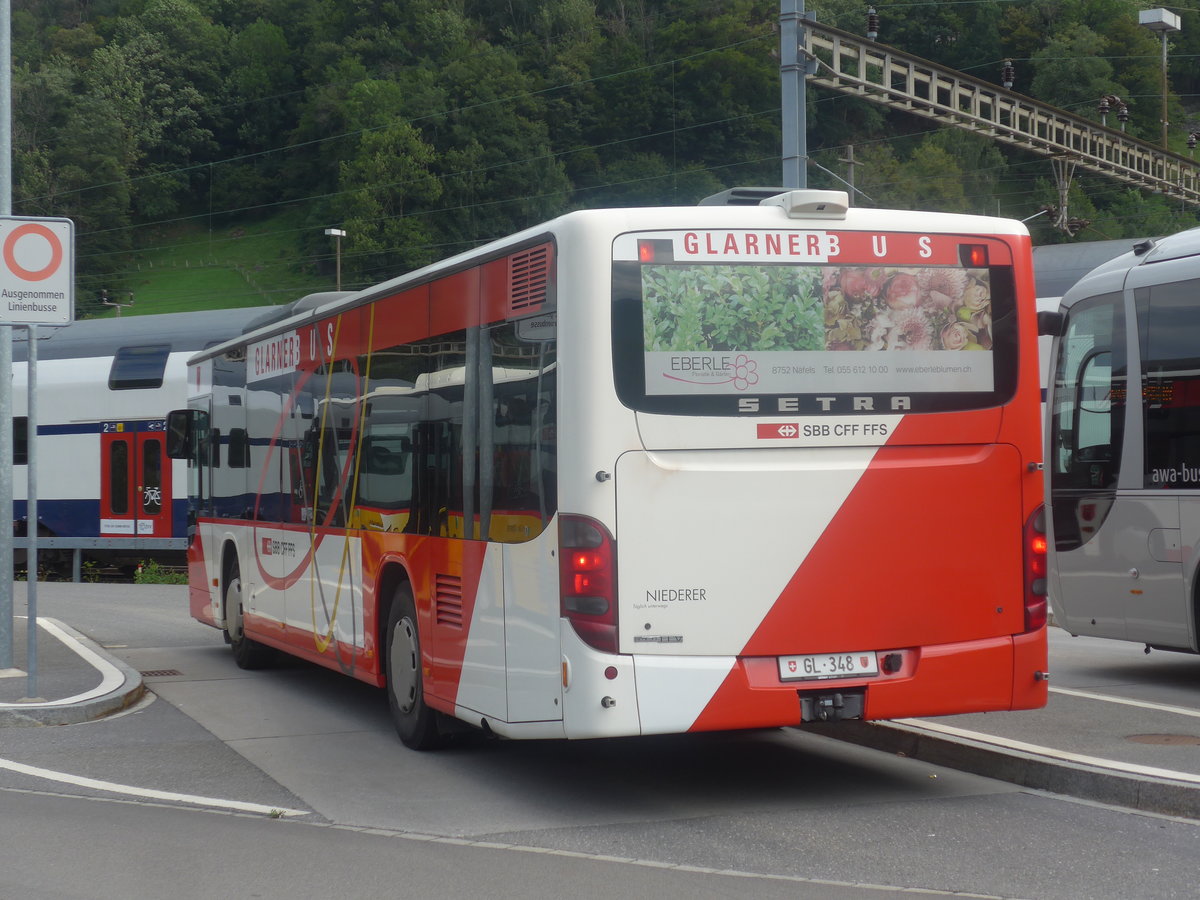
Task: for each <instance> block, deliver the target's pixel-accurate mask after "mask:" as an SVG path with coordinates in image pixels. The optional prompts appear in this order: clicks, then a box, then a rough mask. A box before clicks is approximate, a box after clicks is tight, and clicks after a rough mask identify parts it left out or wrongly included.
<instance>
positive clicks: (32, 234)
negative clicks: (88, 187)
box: [0, 217, 75, 325]
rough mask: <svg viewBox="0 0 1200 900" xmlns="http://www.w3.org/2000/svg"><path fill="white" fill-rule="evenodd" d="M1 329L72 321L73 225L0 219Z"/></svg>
mask: <svg viewBox="0 0 1200 900" xmlns="http://www.w3.org/2000/svg"><path fill="white" fill-rule="evenodd" d="M0 260H3V263H2V264H0V324H2V325H67V324H69V323H70V322H71V321H72V320H73V319H74V318H75V223H74V222H72V221H71V220H70V219H28V218H14V217H0Z"/></svg>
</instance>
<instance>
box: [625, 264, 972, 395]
mask: <svg viewBox="0 0 1200 900" xmlns="http://www.w3.org/2000/svg"><path fill="white" fill-rule="evenodd" d="M642 300H643V306H642V310H643V315H642V324H643V341H644V345H643V346H644V351H645V360H646V391H647V393H651V394H714V393H718V394H723V393H731V394H738V393H745V392H751V393H789V392H794V393H810V392H816V391H821V392H826V391H827V392H838V393H847V392H860V393H864V392H872V393H874V392H880V393H895V392H897V391H988V390H991V389H992V382H993V378H992V364H991V353H990V351H991V349H992V296H991V288H990V284H989V280H988V271H987V270H986V269H965V268H960V267H916V266H906V267H899V266H769V265H692V266H678V265H674V266H645V267H643V269H642Z"/></svg>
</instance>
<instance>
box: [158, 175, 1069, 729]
mask: <svg viewBox="0 0 1200 900" xmlns="http://www.w3.org/2000/svg"><path fill="white" fill-rule="evenodd" d="M1036 359H1037V328H1036V322H1035V307H1034V288H1033V272H1032V265H1031V259H1030V242H1029V237H1028V234H1027V233H1026V231H1025V229H1024V227H1023V226H1022V225H1020V224H1019V223H1016V222H1012V221H1008V220H1002V219H991V218H982V217H972V216H961V215H943V214H933V213H921V212H907V211H887V210H875V209H849V208H848V207H847V201H846V195H845V194H843V193H840V192H828V191H790V192H783V193H777V194H776V195H775V196H772V197H770V198H769V199H766V200H764V201H763V202H762V203H761V204H759V205H755V206H720V205H701V206H698V207H693V208H647V209H616V210H594V211H581V212H574V213H570V214H568V215H565V216H563V217H561V218H559V219H556V220H554V221H552V222H549V223H546V224H544V225H541V226H538V227H536V228H532V229H529V230H527V231H524V232H521V233H519V234H516V235H514V236H512V237H510V238H507V239H504V240H500V241H496V242H494V243H491V244H488V245H487V246H484V247H481V248H479V249H478V250H475V251H472V252H470V253H467V254H463V255H460V256H457V257H454V258H451V259H447V260H445V261H443V262H440V263H437V264H435V265H432V266H429V267H427V268H425V269H422V270H419V271H416V272H412V273H410V274H407V275H404V276H402V277H400V278H396V279H394V280H392V281H388V282H385V283H383V284H380V285H377V286H375V287H371V288H368V289H366V290H363V291H361V292H358V293H356V294H353V295H351V296H349V297H346V298H344V299H341V300H337V301H335V302H333V303H330V304H328V305H325V306H322V307H320V308H318V309H315V310H312V311H310V312H306V313H304V314H302V315H299V316H294V317H292V318H290V319H287V320H284V321H282V322H279V323H277V324H275V325H271V326H268V327H266V328H264V329H260V330H259V331H257V332H254V333H251V334H248V335H246V336H244V337H243V338H242V339H239V340H235V341H230V342H228V343H225V344H223V345H220V346H217V347H214V348H212V349H210V350H206V351H204V352H202V353H200V354H198V355H197V356H195V357H193V359H192V360H191V363H190V365H191V369H190V373H191V374H190V378H189V384H190V392H191V393H190V398H189V409H188V410H180V411H177V412H176V413H174V414H173V415H172V416H171V419H170V421H169V424H168V430H169V433H170V437H171V440H170V443H171V449H170V452H171V453H172V454H173V455H176V456H187V457H189V459H190V465H189V474H190V480H191V491H190V493H191V498H192V512H193V519H194V537H193V540H192V543H191V549H190V557H189V559H190V572H191V588H190V595H191V611H192V614H193V615H194V616H195V617H196V618H197V619H199V620H200V621H202V622H205V623H207V624H209V625H212V626H215V627H217V628H221V629H223V630H224V632H225V634H226V636H227V638H228V640H229V641H230V643H231V644H232V647H233V652H234V655H235V658H236V660H237V662H238V663H239V664H241V665H243V666H248V667H251V666H255V665H258V664H260V663H261V662H262V660H263V656H264V653H269V652H273V651H278V650H282V651H285V652H287V653H290V654H294V655H296V656H299V657H302V658H304V659H307V660H310V661H312V662H315V663H318V664H320V665H324V666H328V667H330V668H334V669H338V670H341V671H342V672H345V673H346V674H348V675H351V676H353V677H355V678H359V679H362V680H364V681H367V682H369V683H371V684H374V685H377V686H380V687H385V688H386V689H387V692H388V696H389V699H390V703H391V708H392V712H393V715H394V718H395V723H396V728H397V730H398V732H399V734H400V736H401V738H402V740H403V741H404V743H406V744H408V745H409V746H411V747H416V748H426V747H431V746H434V745H436V744H437V743H438V742H439V740H440V738H441V737H442V735H443V734H444V733H445V732H446V730H447V729H448V728H449V727H450V726H451V725H452V724H453V720H461V721H462V722H466V723H469V724H470V725H473V726H475V727H477V728H482V729H484V730H486V731H489V732H493V733H495V734H497V735H501V736H504V737H510V738H549V737H557V738H563V737H566V738H592V737H602V736H616V735H639V734H657V733H669V732H688V731H705V730H716V729H738V728H757V727H763V726H783V725H799V724H801V723H803V722H809V721H816V720H830V719H838V718H866V719H881V718H894V717H902V716H914V715H939V714H947V713H958V712H969V711H980V710H1007V709H1020V708H1032V707H1039V706H1042V705H1043V704H1044V703H1045V699H1046V681H1045V678H1046V674H1045V673H1046V635H1045V619H1046V599H1045V571H1044V566H1045V538H1044V535H1043V527H1042V509H1041V499H1042V475H1041V471H1040V469H1041V466H1040V458H1041V452H1040V426H1039V420H1038V410H1039V379H1038V368H1037V365H1036V362H1035V361H1036ZM216 435H219V437H215V436H216Z"/></svg>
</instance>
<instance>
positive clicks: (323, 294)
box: [292, 291, 354, 315]
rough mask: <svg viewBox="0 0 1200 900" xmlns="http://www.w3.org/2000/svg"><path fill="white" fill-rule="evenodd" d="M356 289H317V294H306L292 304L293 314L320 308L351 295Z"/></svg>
mask: <svg viewBox="0 0 1200 900" xmlns="http://www.w3.org/2000/svg"><path fill="white" fill-rule="evenodd" d="M353 293H354V291H317V292H316V293H315V294H305V295H304V296H303V297H301V298H300V299H299V300H297V301H296V302H295V303H293V304H292V315H296V314H297V313H302V312H308V311H309V310H310V309H318V308H320V307H322V306H325V305H326V304H327V303H334V302H336V301H338V300H341V299H342V298H343V297H349V296H350V295H351V294H353Z"/></svg>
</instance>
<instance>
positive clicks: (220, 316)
mask: <svg viewBox="0 0 1200 900" xmlns="http://www.w3.org/2000/svg"><path fill="white" fill-rule="evenodd" d="M290 306H291V304H287V305H284V306H251V307H242V308H239V309H206V310H200V311H197V312H179V313H163V314H161V315H154V316H120V317H117V318H111V319H78V320H76V321H75V322H72V323H71V324H70V325H63V326H61V327H50V326H42V327H40V328H38V331H37V336H38V359H39V360H42V359H80V358H85V357H89V356H111V355H112V354H113V353H115V352H116V351H117V350H118V349H120V348H121V347H131V346H146V345H155V346H169V347H170V348H171V351H172V352H175V351H196V350H203V349H204V348H205V347H209V346H212V345H213V344H217V343H221V342H222V341H227V340H229V339H230V338H232V337H236V336H237V335H240V334H242V333H243V332H245V331H247V330H251V329H252V328H257V327H259V326H260V325H262V324H266V323H267V322H269V321H270V320H271V319H272V318H273V317H275V316H277V315H280V314H281V313H282V314H286V313H287V311H288V310H289V308H290ZM27 335H28V331H26V330H25V329H24V328H17V329H15V330H14V332H13V361H14V362H24V361H25V360H26V358H27V356H28V337H27Z"/></svg>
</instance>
